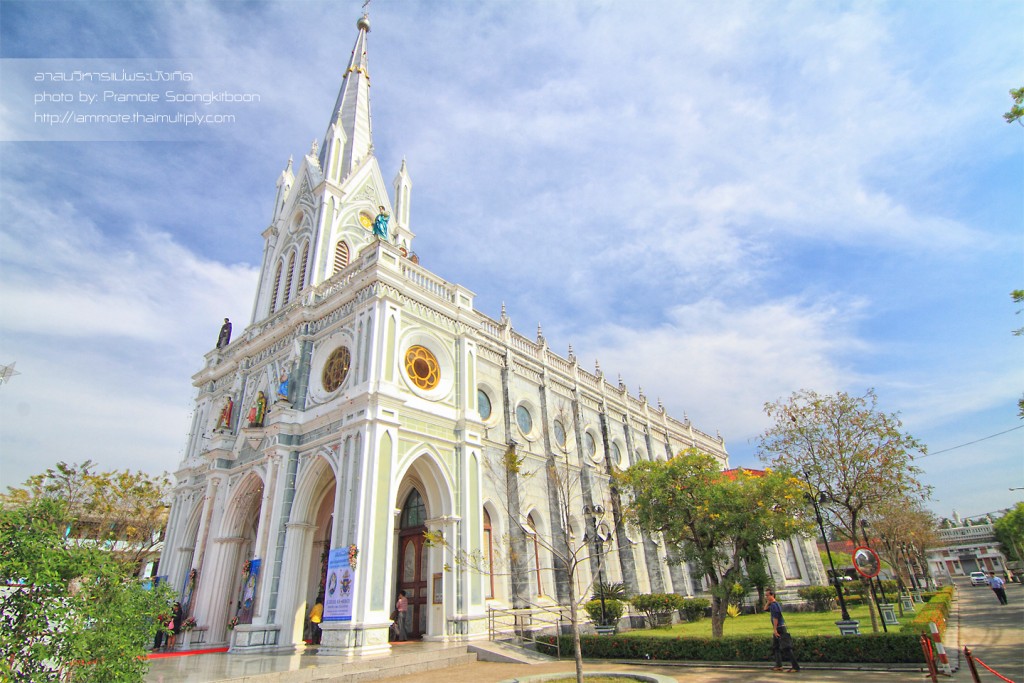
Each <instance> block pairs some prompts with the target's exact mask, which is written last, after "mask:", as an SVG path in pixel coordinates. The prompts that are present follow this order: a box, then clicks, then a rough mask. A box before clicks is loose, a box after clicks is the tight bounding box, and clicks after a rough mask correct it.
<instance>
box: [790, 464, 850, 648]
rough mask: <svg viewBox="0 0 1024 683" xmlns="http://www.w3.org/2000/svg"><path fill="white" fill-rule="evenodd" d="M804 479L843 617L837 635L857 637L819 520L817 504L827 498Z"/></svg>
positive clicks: (823, 525) (826, 537) (822, 524)
mask: <svg viewBox="0 0 1024 683" xmlns="http://www.w3.org/2000/svg"><path fill="white" fill-rule="evenodd" d="M804 478H805V479H807V487H808V488H809V489H811V491H812V492H811V493H808V494H806V495H807V500H809V501H810V503H811V505H812V506H813V507H814V518H815V519H816V520H818V529H820V530H821V540H822V541H824V542H825V554H826V555H828V566H829V568H831V570H832V585H833V586H834V587H835V589H836V596H837V597H838V598H839V609H840V610H841V611H842V615H843V619H842V621H837V622H836V625H837V626H839V633H840V634H841V635H858V634H860V630H859V628H858V626H859V625H860V624H859V622H857V621H854V620H853V619H850V612H849V610H847V609H846V599H845V598H844V597H843V587H842V586H841V585H840V583H839V576H838V574H836V564H835V562H833V561H832V549H831V548H829V547H828V535H827V534H826V533H825V522H824V521H822V519H821V509H820V508H819V507H818V503H819V502H822V503H823V502H825V500H827V497H826V496H825V494H824V493H822V492H820V491H819V492H818V495H817V496H815V495H814V493H813V491H814V487H812V486H811V482H810V480H809V478H807V475H806V473H805V474H804Z"/></svg>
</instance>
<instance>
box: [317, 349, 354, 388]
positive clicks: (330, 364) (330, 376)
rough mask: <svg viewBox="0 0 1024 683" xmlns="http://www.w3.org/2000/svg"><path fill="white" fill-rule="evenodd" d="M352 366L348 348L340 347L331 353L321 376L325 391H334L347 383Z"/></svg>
mask: <svg viewBox="0 0 1024 683" xmlns="http://www.w3.org/2000/svg"><path fill="white" fill-rule="evenodd" d="M351 365H352V354H351V353H349V350H348V347H347V346H339V347H338V348H336V349H334V351H332V352H331V355H330V356H329V357H328V358H327V362H326V363H325V364H324V371H323V373H322V374H321V375H320V380H321V381H322V382H323V385H324V389H326V390H327V391H334V390H335V389H337V388H338V387H340V386H341V385H342V384H344V383H345V378H346V377H348V369H349V367H351Z"/></svg>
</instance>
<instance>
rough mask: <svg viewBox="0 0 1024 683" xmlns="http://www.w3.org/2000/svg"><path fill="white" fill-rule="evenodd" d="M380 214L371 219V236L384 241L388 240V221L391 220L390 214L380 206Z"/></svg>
mask: <svg viewBox="0 0 1024 683" xmlns="http://www.w3.org/2000/svg"><path fill="white" fill-rule="evenodd" d="M379 208H380V213H378V214H377V217H376V218H374V219H373V234H374V235H375V236H376V237H378V238H379V239H382V240H386V239H387V238H388V220H390V219H391V214H390V213H388V212H387V210H386V209H385V208H384V207H383V206H381V207H379Z"/></svg>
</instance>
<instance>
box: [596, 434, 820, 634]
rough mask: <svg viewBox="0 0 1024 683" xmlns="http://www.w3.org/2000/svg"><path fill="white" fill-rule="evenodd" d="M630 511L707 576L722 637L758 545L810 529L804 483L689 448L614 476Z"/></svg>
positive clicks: (640, 524) (636, 520) (715, 629)
mask: <svg viewBox="0 0 1024 683" xmlns="http://www.w3.org/2000/svg"><path fill="white" fill-rule="evenodd" d="M616 482H617V484H618V485H619V487H620V490H621V491H622V492H623V493H624V494H626V495H625V498H626V499H628V500H629V501H630V502H629V503H628V506H627V508H626V515H627V517H628V518H629V519H631V521H633V522H634V523H635V524H636V525H637V526H638V527H640V528H641V529H643V530H644V531H647V532H649V533H660V534H661V535H662V537H663V539H664V541H665V544H666V545H667V546H668V547H669V549H670V550H671V551H672V552H674V553H676V554H677V555H678V556H679V558H680V559H682V560H684V561H689V562H692V563H693V566H695V567H696V568H697V570H698V571H699V572H700V573H701V574H702V575H703V576H705V577H706V578H707V580H708V584H709V586H710V593H711V596H712V597H711V632H712V635H713V636H714V637H715V638H720V637H722V633H723V629H724V624H725V619H726V616H727V608H728V604H729V600H730V598H731V597H732V595H733V590H734V586H736V585H737V584H740V585H742V583H743V582H744V579H745V575H744V566H745V565H744V559H745V558H750V557H753V556H755V552H754V551H755V549H760V548H763V547H765V546H766V545H768V544H769V543H771V542H773V541H775V540H779V539H783V538H789V537H790V536H793V535H794V534H797V533H800V532H802V531H806V530H807V528H808V526H807V523H806V522H805V521H803V517H802V515H803V500H802V498H801V491H800V483H799V482H798V481H796V480H794V479H793V478H792V477H790V476H788V475H787V474H785V473H784V472H772V471H766V472H763V473H761V472H748V471H746V470H742V469H740V470H730V471H728V472H723V471H722V470H721V469H720V467H719V462H718V460H716V459H715V458H713V457H712V456H710V455H707V454H705V453H702V452H701V451H699V450H697V449H692V448H691V449H689V450H687V451H684V452H683V453H680V454H679V455H677V456H676V457H674V458H672V459H670V460H668V461H658V460H654V461H642V462H638V463H636V464H635V465H633V466H632V467H630V468H629V469H627V470H626V471H625V472H622V473H619V474H618V475H617V476H616Z"/></svg>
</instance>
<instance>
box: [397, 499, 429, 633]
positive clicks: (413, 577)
mask: <svg viewBox="0 0 1024 683" xmlns="http://www.w3.org/2000/svg"><path fill="white" fill-rule="evenodd" d="M425 519H426V508H425V507H424V505H423V498H421V497H420V494H419V491H417V490H416V489H413V490H412V492H411V493H410V494H409V497H408V498H406V499H405V505H404V506H402V515H401V517H400V521H399V532H398V547H399V551H398V590H404V591H405V596H406V597H407V598H408V600H409V613H408V614H407V615H406V620H407V621H406V628H407V629H408V631H409V638H410V639H416V638H420V637H421V636H422V635H423V634H424V632H426V630H427V603H428V600H427V597H428V596H427V593H428V581H427V553H426V551H425V549H424V547H423V532H424V531H426V526H424V524H423V522H424V520H425ZM396 595H397V593H396Z"/></svg>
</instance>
